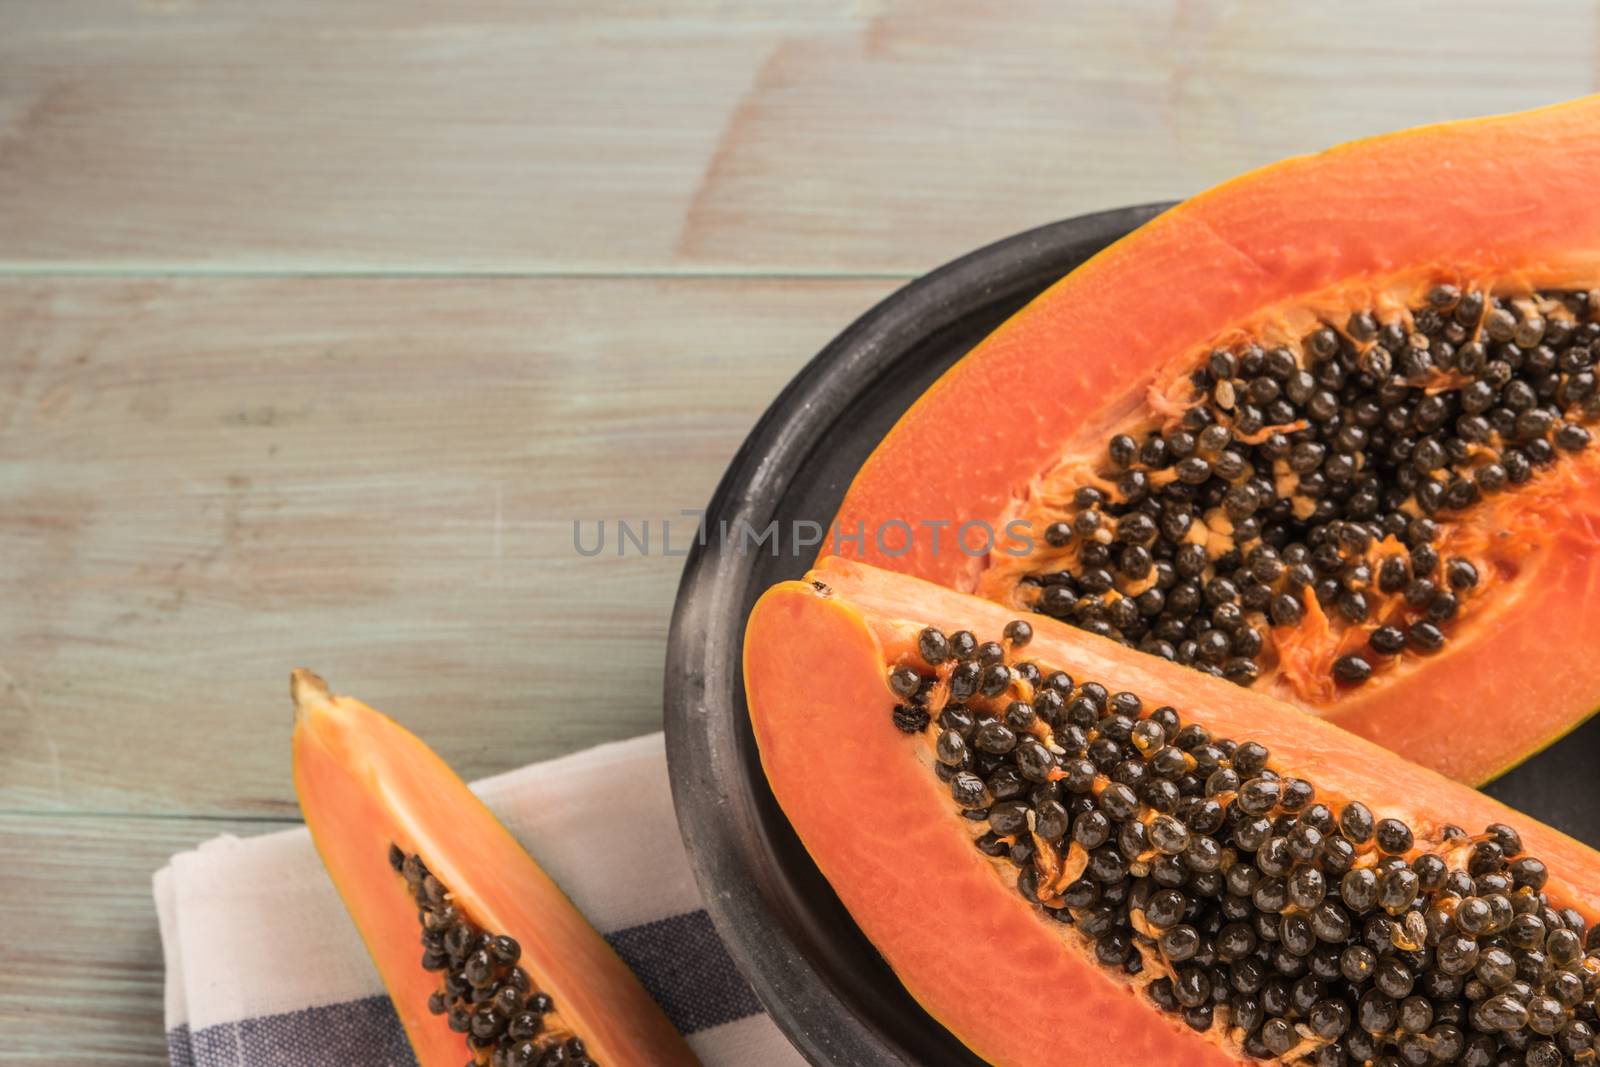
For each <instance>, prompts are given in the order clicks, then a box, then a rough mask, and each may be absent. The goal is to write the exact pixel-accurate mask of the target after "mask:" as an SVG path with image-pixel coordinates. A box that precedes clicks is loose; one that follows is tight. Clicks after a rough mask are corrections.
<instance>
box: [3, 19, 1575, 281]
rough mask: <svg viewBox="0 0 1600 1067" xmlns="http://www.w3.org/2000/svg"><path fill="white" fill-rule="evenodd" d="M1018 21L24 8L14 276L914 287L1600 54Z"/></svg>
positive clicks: (1180, 25)
mask: <svg viewBox="0 0 1600 1067" xmlns="http://www.w3.org/2000/svg"><path fill="white" fill-rule="evenodd" d="M1004 16H1005V17H998V15H997V12H996V9H995V8H994V7H993V6H992V5H984V4H972V3H968V2H965V0H937V2H932V3H905V2H896V0H855V2H852V0H814V2H809V3H798V4H797V3H794V2H793V0H782V2H779V0H763V2H759V3H751V4H740V5H727V4H724V3H719V2H713V0H698V2H693V3H676V4H670V5H667V4H648V5H647V4H638V3H634V2H632V0H586V2H582V3H562V4H506V3H502V2H500V0H456V2H454V3H451V4H434V3H426V2H424V0H351V2H346V3H340V4H327V3H323V2H320V0H281V2H279V3H274V4H271V5H262V4H260V3H253V2H250V0H214V2H209V3H197V2H190V0H144V2H138V3H130V2H128V0H71V2H63V3H51V4H35V3H29V2H27V0H0V26H3V27H4V32H0V266H9V267H12V268H20V269H88V270H103V269H108V268H115V269H158V270H185V271H189V270H205V271H212V270H220V271H250V270H283V271H306V270H327V271H367V270H472V271H610V270H625V271H640V270H646V271H706V270H713V271H726V270H741V271H742V270H762V271H806V272H809V271H820V272H889V273H907V272H920V271H922V270H925V269H927V268H929V267H931V266H933V265H935V264H937V263H939V262H941V261H943V260H945V259H947V258H949V257H950V256H952V255H955V254H957V253H959V252H961V251H964V250H966V249H969V248H971V247H973V246H975V245H978V244H981V243H984V242H987V241H989V240H991V239H993V238H995V237H998V236H1001V235H1003V234H1006V233H1009V232H1012V231H1015V230H1018V229H1021V228H1024V227H1027V226H1031V225H1035V224H1038V223H1041V222H1046V221H1049V220H1052V219H1055V218H1060V217H1062V216H1066V215H1070V214H1074V213H1078V212H1083V211H1088V210H1095V209H1099V208H1105V207H1113V206H1118V205H1122V204H1126V203H1131V202H1138V201H1147V200H1158V199H1166V198H1173V197H1181V196H1184V195H1187V194H1189V193H1192V192H1194V191H1196V190H1198V189H1202V188H1204V187H1206V186H1208V185H1211V184H1213V183H1215V182H1217V181H1219V180H1221V179H1224V178H1226V177H1228V176H1230V175H1232V174H1234V173H1237V172H1238V171H1240V170H1243V169H1246V168H1248V167H1252V166H1256V165H1259V164H1262V163H1266V162H1268V161H1270V160H1273V159H1277V158H1280V157H1282V156H1285V155H1288V154H1292V153H1296V152H1303V151H1310V150H1315V149H1318V148H1321V147H1324V146H1326V145H1329V144H1333V143H1336V142H1338V141H1341V140H1345V139H1348V138H1351V137H1358V136H1363V135H1367V134H1371V133H1375V132H1379V131H1382V130H1387V129H1393V128H1396V127H1399V126H1404V125H1408V124H1412V123H1418V122H1425V121H1434V120H1439V119H1445V118H1451V117H1461V116H1468V115H1474V114H1483V113H1490V112H1497V111H1505V110H1512V109H1516V108H1522V107H1528V106H1533V105H1537V104H1542V103H1548V102H1552V101H1555V100H1559V99H1563V98H1567V97H1571V96H1575V95H1579V94H1582V93H1586V92H1591V91H1593V90H1594V89H1595V87H1596V69H1597V66H1600V59H1597V41H1600V33H1597V26H1600V22H1597V20H1600V11H1597V9H1596V8H1595V7H1594V6H1593V5H1591V4H1587V3H1584V2H1582V0H1529V2H1527V3H1522V4H1504V3H1494V2H1489V0H1477V2H1472V3H1461V2H1458V0H1428V2H1423V3H1412V4H1391V3H1387V2H1384V0H1359V2H1353V3H1345V4H1337V5H1331V4H1329V5H1305V4H1301V5H1293V6H1292V7H1288V8H1285V7H1284V6H1283V5H1278V4H1268V3H1260V2H1235V3H1223V4H1188V3H1183V2H1182V0H1145V2H1142V3H1138V4H1132V5H1129V4H1102V5H1066V4H1060V3H1057V2H1055V0H1019V2H1016V3H1011V4H1007V5H1006V6H1005V8H1004ZM1529 165H1533V166H1536V165H1537V162H1536V161H1530V164H1529Z"/></svg>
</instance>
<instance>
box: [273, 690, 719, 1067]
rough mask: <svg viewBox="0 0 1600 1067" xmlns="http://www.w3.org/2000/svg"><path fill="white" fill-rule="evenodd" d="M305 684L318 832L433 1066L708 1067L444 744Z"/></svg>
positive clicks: (298, 712) (301, 706)
mask: <svg viewBox="0 0 1600 1067" xmlns="http://www.w3.org/2000/svg"><path fill="white" fill-rule="evenodd" d="M292 691H293V696H294V700H295V729H294V781H295V792H296V794H297V795H298V797H299V799H300V807H301V811H302V813H303V814H304V816H305V821H306V826H307V827H308V828H309V829H310V831H311V836H312V839H313V841H314V842H315V843H316V846H317V851H318V852H319V853H320V855H321V856H322V860H323V863H324V864H325V865H326V867H327V869H328V873H329V875H330V876H331V878H332V879H333V883H334V885H335V886H336V887H337V889H338V890H339V894H340V896H341V897H342V898H343V899H344V902H345V905H346V906H347V907H348V908H349V910H350V914H351V916H352V918H354V920H355V922H356V926H357V927H358V928H359V930H360V932H361V937H362V939H363V941H365V943H366V945H367V948H368V950H369V951H370V952H371V954H372V958H373V961H374V963H376V965H377V968H378V972H379V974H380V976H381V977H382V979H383V982H384V985H385V987H386V988H387V990H388V992H389V996H390V999H391V1000H392V1001H393V1002H394V1008H395V1012H396V1013H397V1014H398V1015H399V1017H400V1021H401V1023H402V1024H403V1025H404V1027H405V1031H406V1036H407V1037H408V1038H409V1039H410V1042H411V1046H412V1049H413V1050H414V1051H415V1053H416V1056H417V1062H418V1063H419V1064H421V1065H422V1067H461V1065H462V1064H463V1063H465V1064H469V1065H471V1064H490V1063H493V1064H494V1065H496V1067H533V1065H551V1064H561V1065H563V1067H578V1065H593V1064H600V1065H602V1067H604V1065H612V1064H616V1065H622V1064H628V1065H633V1064H642V1065H661V1067H667V1065H673V1067H688V1065H691V1064H694V1063H696V1062H697V1061H696V1059H695V1057H694V1055H693V1053H691V1052H690V1051H689V1048H688V1046H687V1045H686V1044H685V1043H684V1041H683V1038H682V1037H681V1036H680V1035H679V1034H678V1032H677V1031H676V1030H675V1029H674V1028H673V1027H672V1025H671V1024H670V1023H669V1022H668V1021H667V1019H666V1017H665V1015H663V1014H662V1012H661V1009H660V1008H659V1007H657V1005H656V1004H655V1002H654V1001H653V1000H651V998H650V996H649V995H648V994H647V993H646V992H645V991H644V989H643V987H641V986H640V985H639V983H638V980H637V979H636V978H635V977H634V976H633V974H632V973H631V972H630V971H629V970H628V968H627V967H626V966H625V965H624V964H623V963H622V961H621V960H620V959H618V957H617V956H616V954H615V953H614V952H613V951H612V950H611V947H610V946H609V945H607V944H606V942H605V940H604V939H603V938H602V937H601V936H600V935H599V934H598V933H596V932H595V930H594V929H593V928H592V927H591V926H590V925H589V924H588V922H587V921H586V920H585V919H584V918H583V916H582V915H581V914H579V912H578V910H577V909H576V908H575V907H574V906H573V905H572V903H571V902H570V901H569V900H568V899H567V898H566V896H565V895H564V894H563V893H562V892H561V890H560V889H559V888H558V887H557V886H556V884H555V883H554V882H552V881H551V880H550V878H549V877H548V876H547V875H546V874H545V873H544V872H543V871H542V870H540V869H539V866H538V865H537V864H536V863H535V862H534V861H533V859H532V858H531V857H530V856H529V855H528V854H527V852H526V851H524V850H523V848H522V846H521V845H520V844H518V843H517V841H516V839H515V838H513V837H512V836H511V834H510V833H509V832H508V831H507V830H506V829H505V828H504V827H503V826H501V824H500V823H499V821H498V820H496V819H495V817H494V815H493V814H492V813H491V812H490V811H489V809H488V808H487V807H485V806H484V804H483V802H482V801H480V800H479V799H478V798H477V797H476V796H475V795H474V794H473V793H472V791H471V790H469V789H468V788H467V786H466V784H465V783H463V782H462V781H461V779H460V778H458V777H456V775H455V774H454V773H453V772H452V771H451V770H450V768H449V767H448V766H446V765H445V763H444V761H442V760H441V759H440V758H439V757H438V756H437V755H435V754H434V753H433V751H432V750H430V749H429V748H428V747H427V746H426V745H424V744H423V743H422V742H421V741H420V740H419V739H418V738H417V737H415V736H414V735H413V734H411V733H409V732H408V731H406V730H405V729H404V728H402V727H401V726H400V725H399V724H397V723H395V722H394V721H393V720H392V719H389V718H388V717H386V716H384V715H382V714H380V713H379V712H377V711H374V710H373V709H372V708H370V707H368V706H367V705H365V704H363V703H361V702H360V701H358V700H355V699H353V698H351V697H347V696H335V695H333V694H332V693H330V692H329V690H328V688H327V686H326V684H325V683H324V682H323V681H322V679H320V678H318V677H317V676H316V675H314V674H312V673H311V672H309V671H304V670H297V671H295V672H294V675H293V681H292ZM429 957H431V958H429ZM430 1001H431V1002H432V1003H431V1005H430Z"/></svg>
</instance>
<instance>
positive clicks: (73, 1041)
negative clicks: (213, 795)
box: [0, 815, 287, 1067]
mask: <svg viewBox="0 0 1600 1067" xmlns="http://www.w3.org/2000/svg"><path fill="white" fill-rule="evenodd" d="M284 825H287V824H283V823H272V822H265V821H260V822H230V821H226V820H215V819H120V820H111V821H108V820H104V819H83V818H57V817H39V816H5V815H0V931H4V932H3V933H0V948H3V950H4V953H5V964H4V965H3V966H0V1063H6V1064H17V1065H22V1064H34V1065H37V1067H46V1065H53V1064H59V1063H62V1062H72V1063H90V1062H99V1063H115V1064H119V1065H121V1064H164V1063H166V1062H167V1042H166V1034H165V1030H164V1028H163V1026H162V1021H161V1005H162V980H163V972H162V966H161V942H160V940H159V938H158V936H157V934H156V923H155V913H154V910H153V907H152V905H151V902H150V877H151V875H152V874H153V873H154V872H155V870H156V868H158V867H160V866H161V865H162V864H163V863H165V862H166V861H167V857H168V856H170V855H172V853H174V852H176V851H179V850H181V849H184V848H188V847H190V846H192V845H193V844H194V843H195V842H197V841H200V840H203V839H205V838H208V837H211V836H214V835H216V834H223V833H233V834H239V835H241V836H243V835H245V834H258V833H266V832H268V831H271V830H276V829H281V828H282V827H283V826H284ZM69 1035H70V1036H69Z"/></svg>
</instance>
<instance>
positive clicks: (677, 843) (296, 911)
mask: <svg viewBox="0 0 1600 1067" xmlns="http://www.w3.org/2000/svg"><path fill="white" fill-rule="evenodd" d="M474 788H475V789H476V790H477V792H478V793H479V795H481V796H482V797H483V799H484V800H485V801H487V802H488V804H489V806H490V807H491V808H493V809H494V810H495V812H496V814H498V815H499V816H500V818H501V820H502V821H504V823H505V824H506V826H507V828H509V829H510V830H511V832H512V833H513V834H515V835H516V836H517V837H518V839H520V840H521V841H522V842H523V844H524V845H526V846H527V848H528V850H529V851H530V852H531V853H532V854H533V855H534V856H536V857H537V858H538V860H539V863H540V864H541V865H543V867H544V869H545V870H546V871H548V872H549V873H550V875H551V876H552V877H553V878H554V879H555V880H556V881H557V882H558V883H559V884H560V885H561V886H562V888H563V889H565V890H566V891H567V893H568V895H569V896H571V897H572V899H573V901H574V902H575V903H576V904H577V905H578V907H579V908H581V909H583V912H584V913H585V914H586V915H588V917H589V919H590V921H591V922H593V923H594V925H595V926H596V927H598V928H599V930H600V932H601V933H603V934H605V935H606V939H607V940H608V941H610V942H611V944H612V946H613V947H614V948H615V949H616V950H617V953H618V954H619V955H620V956H621V957H622V958H623V959H624V960H626V961H627V963H628V964H629V965H630V966H631V967H632V968H633V969H634V972H635V973H636V974H638V976H639V978H640V980H641V981H642V982H643V983H644V985H645V988H646V989H648V990H649V991H650V993H651V995H652V996H654V997H655V998H656V1000H657V1001H658V1002H659V1003H660V1004H661V1007H662V1008H663V1009H664V1010H665V1011H666V1013H667V1017H668V1018H669V1019H671V1020H672V1022H673V1023H674V1024H675V1025H676V1026H677V1027H678V1029H679V1030H681V1031H683V1033H684V1034H685V1035H687V1036H688V1038H689V1043H690V1045H692V1046H693V1047H694V1050H695V1052H696V1053H697V1054H698V1055H699V1056H700V1059H701V1061H702V1062H703V1063H705V1064H706V1065H707V1067H721V1065H728V1067H746V1065H760V1067H767V1065H774V1067H799V1065H801V1064H803V1063H804V1061H803V1060H802V1059H801V1057H800V1055H799V1054H798V1053H797V1052H795V1051H794V1050H793V1048H791V1047H790V1046H789V1044H788V1043H787V1042H786V1041H785V1040H784V1038H783V1036H782V1035H781V1034H780V1033H779V1032H778V1028H777V1027H776V1026H774V1025H773V1023H772V1021H771V1020H770V1019H768V1018H767V1016H766V1015H765V1014H763V1013H762V1010H761V1005H760V1003H759V1002H758V1001H757V1000H756V998H755V994H753V993H752V992H751V991H750V987H749V985H747V984H746V983H745V980H744V978H743V977H741V976H740V974H739V972H738V970H737V969H735V967H734V965H733V961H732V960H731V959H730V958H729V956H728V953H727V950H726V949H725V948H724V947H723V945H722V942H721V941H719V940H718V938H717V935H716V932H715V931H714V930H713V929H712V927H711V920H710V918H709V917H707V915H706V913H705V910H704V909H703V908H702V907H701V906H700V897H699V894H698V892H697V891H696V888H695V884H694V878H693V876H692V875H691V874H690V873H689V864H688V860H687V858H686V857H685V855H684V851H683V843H682V841H681V840H680V838H679V836H678V828H677V824H676V822H675V821H674V820H673V815H672V796H671V793H670V791H669V790H668V786H667V764H666V756H665V752H664V750H663V747H662V738H661V735H660V734H654V735H651V736H649V737H640V738H636V739H634V740H632V741H623V742H620V743H617V744H611V745H603V746H601V747H599V748H594V749H590V750H589V751H587V752H580V753H578V754H577V755H573V756H567V757H564V758H562V759H557V760H552V761H550V762H548V763H540V764H536V765H534V766H531V767H525V768H523V769H522V770H518V771H512V772H510V773H509V774H502V775H499V776H498V777H495V778H490V779H487V780H485V781H483V782H480V783H478V784H477V785H476V786H474ZM155 897H156V910H157V913H158V916H159V918H160V925H161V941H162V948H163V951H164V954H165V957H166V969H167V975H166V1015H167V1044H168V1048H169V1050H170V1053H171V1059H172V1063H173V1067H323V1065H329V1067H332V1065H335V1064H337V1065H339V1067H394V1065H405V1064H415V1062H416V1061H415V1060H414V1059H413V1057H412V1055H411V1051H410V1048H409V1047H408V1046H407V1044H406V1040H405V1036H404V1034H403V1032H402V1031H401V1029H400V1023H399V1021H398V1020H397V1019H396V1018H395V1014H394V1010H393V1009H392V1008H391V1007H390V1004H389V1001H388V998H387V997H386V996H385V995H384V993H383V986H382V984H381V983H380V982H379V980H378V975H377V972H376V971H375V970H374V969H373V967H372V963H371V960H370V959H369V957H368V956H367V952H366V949H365V948H364V947H363V946H362V944H361V940H360V938H359V937H358V936H357V934H356V929H355V926H354V924H353V923H352V922H351V921H350V918H349V916H348V915H347V914H346V913H345V910H344V905H343V904H342V903H341V902H340V901H339V897H338V895H337V894H336V893H335V892H334V888H333V884H332V883H331V882H329V881H328V877H327V874H326V873H325V872H324V871H323V869H322V864H321V862H320V861H319V860H318V859H317V854H316V851H315V850H314V849H313V848H312V845H311V838H310V836H309V835H308V834H307V833H306V831H304V830H290V831H285V832H281V833H274V834H267V835H264V836H262V837H255V838H248V839H240V838H236V837H219V838H216V839H214V840H212V841H208V842H206V843H205V844H203V845H201V846H200V847H199V848H198V849H195V850H194V851H192V852H184V853H181V854H179V855H177V856H174V857H173V858H172V862H171V863H170V864H169V865H168V866H166V867H164V868H162V869H161V870H160V871H158V872H157V873H156V876H155ZM441 1025H442V1023H441Z"/></svg>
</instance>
